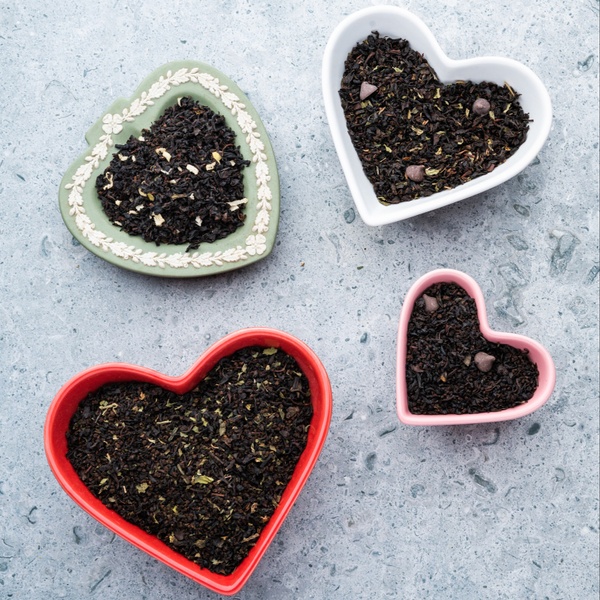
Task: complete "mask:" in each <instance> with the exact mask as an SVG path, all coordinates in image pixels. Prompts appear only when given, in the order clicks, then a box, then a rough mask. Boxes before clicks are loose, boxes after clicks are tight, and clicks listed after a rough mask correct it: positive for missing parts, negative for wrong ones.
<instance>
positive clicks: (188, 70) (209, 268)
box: [58, 60, 279, 278]
mask: <svg viewBox="0 0 600 600" xmlns="http://www.w3.org/2000/svg"><path fill="white" fill-rule="evenodd" d="M186 95H187V96H191V97H192V98H193V99H194V100H196V101H199V102H201V103H202V104H203V105H206V106H208V107H209V108H211V109H212V110H213V111H214V112H216V113H219V114H221V115H222V116H223V117H224V118H225V121H226V123H227V125H228V126H229V127H230V128H231V129H232V130H233V131H234V132H235V134H236V141H237V143H238V145H239V146H240V149H241V151H242V154H243V155H244V158H246V159H248V160H250V161H251V164H250V166H249V167H247V168H246V169H245V170H244V193H245V195H246V197H247V198H248V203H247V204H246V208H245V210H246V221H245V222H244V224H243V225H242V226H241V227H239V228H238V229H237V230H236V231H234V232H233V233H231V234H230V235H228V236H227V237H225V238H223V239H221V240H216V241H215V242H212V243H203V244H201V245H200V247H199V248H198V249H197V250H192V251H189V252H188V251H186V246H187V244H181V245H174V244H161V245H160V246H157V245H156V244H154V243H153V242H145V241H144V240H143V239H142V238H141V237H140V236H131V235H129V234H128V233H126V232H124V231H121V230H120V228H119V227H117V226H116V225H114V224H113V223H112V222H111V221H110V220H109V219H108V217H107V216H106V214H105V213H104V211H103V210H102V206H101V204H100V201H99V199H98V194H97V192H96V189H95V181H96V177H97V175H99V174H100V173H102V172H103V171H104V169H105V168H106V167H107V166H108V165H109V163H110V161H111V160H112V158H113V155H114V154H115V153H116V152H117V151H118V150H117V149H116V144H124V143H125V142H126V141H127V139H128V138H129V136H130V135H135V136H139V135H140V133H141V131H142V129H147V128H148V127H150V126H151V124H152V123H153V122H154V121H156V119H158V118H159V117H160V116H161V114H162V113H163V112H164V110H165V109H166V108H167V107H168V106H171V105H173V104H175V102H176V101H177V98H179V97H181V96H186ZM85 137H86V140H87V142H88V144H89V147H88V148H87V150H86V151H85V152H84V153H83V154H82V155H81V156H80V157H79V158H77V159H76V160H75V161H74V162H73V163H72V164H71V166H70V167H69V168H68V169H67V171H66V173H65V175H64V177H63V179H62V181H61V183H60V187H59V194H58V196H59V207H60V211H61V215H62V217H63V220H64V222H65V225H66V226H67V228H68V229H69V231H70V232H71V233H72V235H73V237H74V238H75V239H76V240H77V241H78V242H80V243H81V245H82V246H84V247H85V248H87V249H88V250H89V251H90V252H92V253H93V254H95V255H96V256H99V257H100V258H102V259H104V260H106V261H108V262H109V263H111V264H114V265H117V266H119V267H122V268H124V269H128V270H130V271H136V272H138V273H144V274H146V275H155V276H159V277H177V278H179V277H200V276H203V275H215V274H217V273H224V272H226V271H231V270H232V269H238V268H240V267H244V266H247V265H249V264H251V263H254V262H256V261H258V260H261V259H263V258H265V257H266V256H268V255H269V253H270V252H271V250H272V249H273V245H274V244H275V237H276V235H277V227H278V224H279V177H278V174H277V164H276V162H275V156H274V154H273V148H272V147H271V143H270V141H269V137H268V135H267V132H266V129H265V127H264V125H263V123H262V121H261V119H260V117H259V115H258V113H257V111H256V109H255V108H254V107H253V106H252V104H251V102H250V100H249V99H248V98H247V97H246V96H245V94H244V93H243V92H242V91H241V90H240V88H239V87H238V86H237V85H236V84H235V82H233V81H232V80H231V79H229V78H228V77H227V76H226V75H224V74H223V73H221V72H220V71H218V70H217V69H215V68H214V67H211V66H210V65H206V64H204V63H201V62H198V61H190V60H183V61H176V62H171V63H168V64H166V65H163V66H162V67H159V68H158V69H156V70H155V71H153V72H152V73H151V74H150V75H148V77H146V78H145V79H144V81H142V83H141V84H140V85H139V86H138V88H137V89H136V91H135V92H134V93H133V95H132V96H131V98H129V99H124V98H120V99H118V100H116V101H115V102H114V103H113V104H112V105H111V106H110V107H109V108H108V110H107V111H106V113H105V114H104V115H103V116H102V117H101V118H100V119H98V121H97V122H96V123H95V124H94V125H92V127H91V128H90V129H89V131H88V132H87V134H86V136H85Z"/></svg>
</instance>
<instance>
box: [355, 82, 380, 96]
mask: <svg viewBox="0 0 600 600" xmlns="http://www.w3.org/2000/svg"><path fill="white" fill-rule="evenodd" d="M376 91H377V86H376V85H373V84H372V83H368V82H367V81H363V82H362V83H361V84H360V95H359V97H360V99H361V100H366V99H367V98H368V97H369V96H370V95H371V94H373V93H375V92H376Z"/></svg>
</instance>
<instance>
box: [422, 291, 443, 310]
mask: <svg viewBox="0 0 600 600" xmlns="http://www.w3.org/2000/svg"><path fill="white" fill-rule="evenodd" d="M423 300H424V301H425V312H428V313H430V312H435V311H436V310H437V309H438V308H439V307H440V304H439V302H438V301H437V299H436V298H434V297H433V296H428V295H427V294H423Z"/></svg>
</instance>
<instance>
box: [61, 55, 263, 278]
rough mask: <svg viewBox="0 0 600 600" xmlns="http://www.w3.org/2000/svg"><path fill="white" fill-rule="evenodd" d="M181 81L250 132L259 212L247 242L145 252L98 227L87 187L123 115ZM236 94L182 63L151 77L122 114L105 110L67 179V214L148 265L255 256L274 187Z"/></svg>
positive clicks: (96, 239)
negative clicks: (89, 145)
mask: <svg viewBox="0 0 600 600" xmlns="http://www.w3.org/2000/svg"><path fill="white" fill-rule="evenodd" d="M183 83H195V84H198V85H200V86H202V87H203V88H204V89H206V90H208V91H209V92H210V93H211V94H213V95H214V96H215V97H216V98H217V99H219V100H220V101H221V102H222V104H223V106H224V107H225V108H226V109H228V110H229V111H230V113H231V115H232V116H234V117H235V118H236V121H237V123H238V125H239V127H240V128H241V130H242V132H243V133H244V134H245V135H246V138H245V142H246V144H247V145H248V148H249V149H250V152H251V154H252V164H253V168H254V175H255V178H256V185H257V203H256V209H257V214H256V218H255V219H254V223H253V226H252V231H253V232H254V233H253V234H252V235H249V236H248V237H247V238H246V246H245V247H242V246H235V247H233V248H229V249H227V250H224V251H217V252H204V253H202V254H199V253H198V252H194V253H189V252H183V253H182V252H177V253H173V254H168V253H166V252H162V253H158V252H144V251H143V250H141V249H140V248H136V247H135V246H130V245H127V244H126V243H124V242H117V241H116V240H114V239H113V238H111V237H109V236H108V235H106V234H105V233H104V232H102V231H100V230H99V229H97V227H96V224H95V223H93V222H92V220H91V219H90V218H89V216H88V215H87V213H86V210H85V206H84V200H83V191H84V188H85V186H86V185H87V184H88V182H89V180H90V179H91V177H92V175H93V173H94V171H96V170H97V169H98V168H99V166H100V162H101V161H102V160H104V159H105V158H106V156H107V155H108V149H109V148H110V147H111V146H113V145H114V140H113V138H112V136H113V135H116V134H118V133H120V132H121V131H122V130H123V123H124V122H125V121H127V122H132V121H134V120H135V118H136V117H137V116H139V115H141V114H143V113H144V112H145V111H146V109H147V108H148V107H149V106H152V105H153V104H154V100H156V99H157V98H160V97H161V96H163V95H164V94H165V93H167V92H168V91H169V90H170V89H171V88H172V87H174V86H178V85H181V84H183ZM245 109H246V105H245V104H243V103H242V102H241V101H240V99H239V98H238V96H237V95H235V94H234V93H233V92H231V91H229V90H228V87H227V86H225V85H222V84H221V83H220V81H219V79H218V78H216V77H214V76H213V75H210V74H209V73H202V72H200V71H199V69H198V68H197V67H194V68H191V69H187V68H181V69H179V70H177V71H176V72H175V73H172V72H171V71H167V73H166V74H164V75H161V76H160V77H159V79H158V81H156V82H155V83H153V84H152V85H151V86H150V88H149V89H148V90H147V91H144V92H142V93H141V94H140V96H139V98H135V99H134V100H133V101H132V103H131V105H130V106H129V107H128V108H124V109H123V110H122V112H121V114H118V113H117V114H110V113H109V114H106V115H104V117H103V118H102V131H103V132H104V134H103V135H101V136H100V138H99V140H98V142H97V143H96V144H95V145H94V147H93V148H92V151H91V153H90V154H89V155H88V156H86V157H85V160H84V161H83V163H81V164H80V165H79V167H78V168H77V170H76V171H75V174H74V175H73V177H72V178H71V181H70V182H69V183H67V184H66V185H65V189H67V190H69V196H68V204H69V216H70V217H72V218H73V220H74V222H75V225H76V226H77V229H79V231H81V233H82V234H83V236H84V237H85V238H86V239H87V240H88V241H89V242H91V244H93V245H94V246H95V247H97V248H100V249H102V250H103V251H106V252H110V253H112V254H113V255H114V256H116V257H119V258H121V259H124V260H131V261H132V262H133V263H136V264H140V265H143V266H146V267H157V268H160V269H164V268H166V267H170V268H175V269H182V268H183V269H186V268H189V267H191V268H193V269H201V268H205V267H214V266H221V265H223V264H227V263H235V262H238V261H243V260H247V259H248V258H249V257H252V256H260V255H262V254H264V252H265V251H266V250H267V238H266V237H265V235H264V234H265V233H267V232H268V230H269V222H270V213H271V211H272V205H271V200H272V190H271V188H270V182H271V176H270V174H269V166H268V163H267V161H268V157H267V154H266V153H265V144H264V142H263V140H262V139H261V136H260V133H259V132H258V131H257V125H256V123H255V121H254V119H253V118H252V116H251V115H250V114H249V113H248V112H247V111H246V110H245Z"/></svg>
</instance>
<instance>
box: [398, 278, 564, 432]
mask: <svg viewBox="0 0 600 600" xmlns="http://www.w3.org/2000/svg"><path fill="white" fill-rule="evenodd" d="M441 282H445V283H456V284H457V285H459V286H460V287H462V288H463V289H464V290H465V291H466V292H467V293H468V294H469V296H471V297H472V298H473V299H474V300H475V305H476V307H477V316H478V318H479V327H480V329H481V332H482V334H483V336H484V337H485V338H486V339H488V340H489V341H491V342H497V343H500V344H507V345H510V346H514V347H515V348H519V349H520V350H527V351H528V353H529V358H530V360H531V361H532V362H534V363H535V364H536V366H537V368H538V372H539V378H538V387H537V389H536V391H535V393H534V394H533V396H532V397H531V398H530V399H529V400H528V401H527V402H525V403H524V404H521V405H519V406H515V407H514V408H509V409H506V410H502V411H497V412H482V413H475V414H466V415H456V414H449V415H417V414H413V413H411V412H410V410H409V407H408V395H407V390H406V346H407V332H408V323H409V320H410V317H411V314H412V311H413V308H414V305H415V302H416V301H417V299H418V298H419V297H420V296H421V295H422V294H423V292H424V291H425V290H426V289H427V288H428V287H429V286H431V285H433V284H435V283H441ZM555 382H556V370H555V367H554V362H553V360H552V357H551V356H550V354H549V352H548V351H547V350H546V349H545V348H544V347H543V346H542V345H541V344H540V343H539V342H537V341H535V340H532V339H530V338H528V337H526V336H524V335H519V334H515V333H504V332H498V331H494V330H493V329H491V328H490V326H489V324H488V320H487V313H486V309H485V301H484V297H483V293H482V292H481V288H480V287H479V285H478V284H477V282H476V281H475V280H474V279H472V278H471V277H470V276H469V275H466V274H465V273H462V272H460V271H455V270H453V269H438V270H436V271H431V272H430V273H427V274H426V275H424V276H423V277H421V278H420V279H418V280H417V281H416V282H415V283H414V284H413V285H412V287H411V288H410V290H409V291H408V293H407V294H406V298H405V300H404V304H403V305H402V311H401V313H400V322H399V326H398V348H397V360H396V409H397V413H398V418H399V419H400V421H402V422H403V423H405V424H407V425H425V426H428V425H467V424H471V423H492V422H496V421H508V420H511V419H517V418H520V417H523V416H525V415H528V414H530V413H532V412H533V411H535V410H537V409H538V408H540V407H541V406H542V405H543V404H545V403H546V401H547V400H548V398H549V397H550V395H551V394H552V391H553V389H554V384H555Z"/></svg>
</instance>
